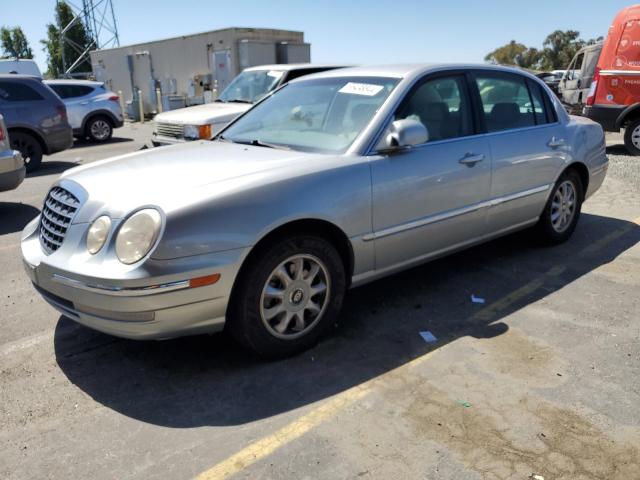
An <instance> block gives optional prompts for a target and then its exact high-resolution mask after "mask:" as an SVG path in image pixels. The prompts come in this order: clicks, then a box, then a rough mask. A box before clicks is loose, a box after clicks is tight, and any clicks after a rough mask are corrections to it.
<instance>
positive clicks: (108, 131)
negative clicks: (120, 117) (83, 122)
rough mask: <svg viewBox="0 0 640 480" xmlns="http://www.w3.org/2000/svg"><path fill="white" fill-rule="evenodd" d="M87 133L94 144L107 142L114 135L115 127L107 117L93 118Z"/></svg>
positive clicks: (86, 128)
mask: <svg viewBox="0 0 640 480" xmlns="http://www.w3.org/2000/svg"><path fill="white" fill-rule="evenodd" d="M85 133H86V134H87V137H89V140H91V141H92V142H97V143H101V142H106V141H107V140H109V139H110V138H111V136H112V135H113V126H112V125H111V121H110V120H109V119H108V118H107V117H104V116H98V117H93V118H91V119H89V121H88V122H87V126H86V127H85Z"/></svg>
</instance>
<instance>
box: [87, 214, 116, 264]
mask: <svg viewBox="0 0 640 480" xmlns="http://www.w3.org/2000/svg"><path fill="white" fill-rule="evenodd" d="M110 229H111V219H110V218H109V217H107V216H106V215H103V216H102V217H98V218H97V219H96V220H95V221H94V222H93V223H92V224H91V226H90V227H89V233H87V250H88V251H89V253H90V254H91V255H95V254H96V253H98V252H99V251H100V249H101V248H102V247H103V246H104V242H106V241H107V237H108V236H109V230H110Z"/></svg>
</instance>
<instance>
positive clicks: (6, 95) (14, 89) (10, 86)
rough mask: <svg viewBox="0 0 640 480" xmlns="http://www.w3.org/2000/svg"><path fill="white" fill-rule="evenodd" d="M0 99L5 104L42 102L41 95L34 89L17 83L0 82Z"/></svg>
mask: <svg viewBox="0 0 640 480" xmlns="http://www.w3.org/2000/svg"><path fill="white" fill-rule="evenodd" d="M0 98H2V99H3V100H5V101H7V102H28V101H34V100H43V97H42V95H40V93H38V92H37V91H36V90H35V89H33V88H32V87H30V86H29V85H25V84H23V83H17V82H0Z"/></svg>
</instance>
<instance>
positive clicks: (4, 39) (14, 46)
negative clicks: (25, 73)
mask: <svg viewBox="0 0 640 480" xmlns="http://www.w3.org/2000/svg"><path fill="white" fill-rule="evenodd" d="M0 44H2V50H3V55H4V57H5V58H17V59H19V58H33V52H32V51H31V47H30V46H29V42H28V41H27V37H25V35H24V32H23V31H22V29H21V28H20V27H13V28H10V27H2V28H0Z"/></svg>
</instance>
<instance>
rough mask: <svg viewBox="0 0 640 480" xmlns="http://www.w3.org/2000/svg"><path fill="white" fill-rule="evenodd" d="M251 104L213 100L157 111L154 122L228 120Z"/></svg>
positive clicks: (213, 121)
mask: <svg viewBox="0 0 640 480" xmlns="http://www.w3.org/2000/svg"><path fill="white" fill-rule="evenodd" d="M252 106H253V105H250V104H248V103H223V102H213V103H205V104H204V105H196V106H194V107H187V108H179V109H177V110H171V111H169V112H163V113H159V114H158V115H156V116H155V118H154V121H155V122H167V123H178V124H180V125H203V124H205V123H218V122H228V121H230V120H232V119H234V118H236V117H237V116H238V115H240V114H241V113H244V112H246V111H247V110H249V109H250V108H251V107H252Z"/></svg>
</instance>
